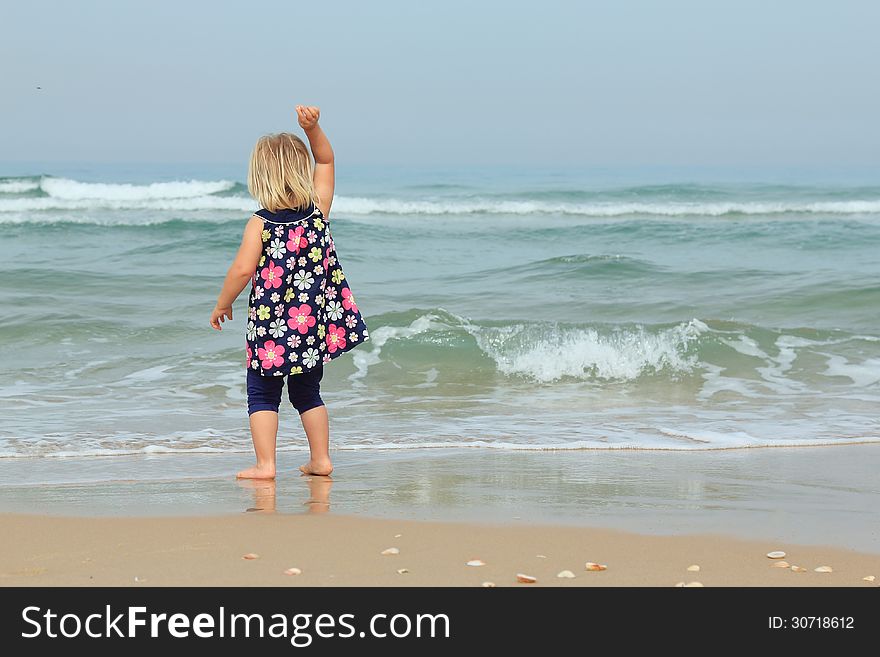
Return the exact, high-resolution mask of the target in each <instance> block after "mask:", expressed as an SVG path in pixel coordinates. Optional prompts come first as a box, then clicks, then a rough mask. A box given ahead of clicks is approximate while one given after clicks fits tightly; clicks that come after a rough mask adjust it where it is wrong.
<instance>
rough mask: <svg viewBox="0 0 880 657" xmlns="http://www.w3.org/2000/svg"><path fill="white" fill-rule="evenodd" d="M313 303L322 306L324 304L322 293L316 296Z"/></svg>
mask: <svg viewBox="0 0 880 657" xmlns="http://www.w3.org/2000/svg"><path fill="white" fill-rule="evenodd" d="M315 303H316V304H318V305H319V306H323V305H324V295H323V294H319V295H318V296H316V297H315Z"/></svg>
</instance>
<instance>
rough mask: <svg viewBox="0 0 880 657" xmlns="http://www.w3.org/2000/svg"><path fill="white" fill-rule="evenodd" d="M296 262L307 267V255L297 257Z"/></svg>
mask: <svg viewBox="0 0 880 657" xmlns="http://www.w3.org/2000/svg"><path fill="white" fill-rule="evenodd" d="M296 263H297V264H298V265H299V266H300V267H305V266H306V257H305V256H300V257H299V258H297V260H296Z"/></svg>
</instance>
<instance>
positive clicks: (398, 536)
mask: <svg viewBox="0 0 880 657" xmlns="http://www.w3.org/2000/svg"><path fill="white" fill-rule="evenodd" d="M401 536H403V534H395V535H394V538H400V537H401Z"/></svg>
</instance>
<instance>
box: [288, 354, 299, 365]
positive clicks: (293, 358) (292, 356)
mask: <svg viewBox="0 0 880 657" xmlns="http://www.w3.org/2000/svg"><path fill="white" fill-rule="evenodd" d="M287 359H288V360H289V361H290V362H291V363H295V362H296V361H297V360H299V354H298V353H296V352H295V351H291V352H290V354H288V356H287Z"/></svg>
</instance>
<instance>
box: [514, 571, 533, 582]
mask: <svg viewBox="0 0 880 657" xmlns="http://www.w3.org/2000/svg"><path fill="white" fill-rule="evenodd" d="M516 581H517V582H520V583H521V584H534V583H535V582H537V581H538V578H537V577H532V576H531V575H523V574H522V573H517V574H516Z"/></svg>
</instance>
